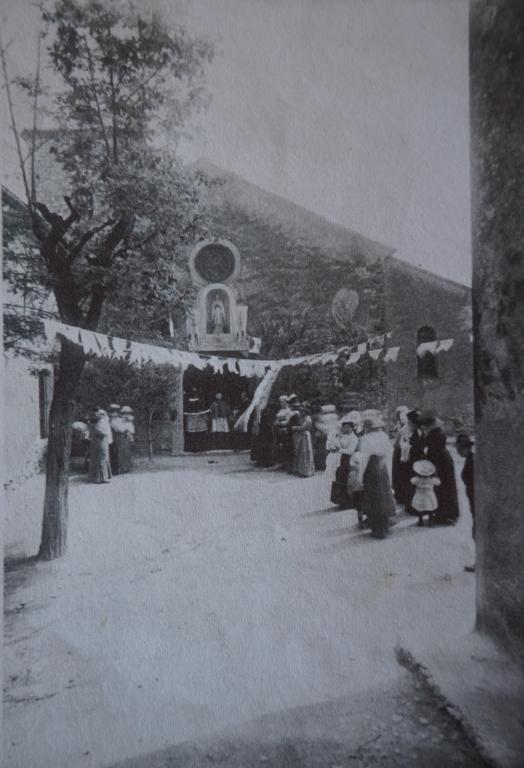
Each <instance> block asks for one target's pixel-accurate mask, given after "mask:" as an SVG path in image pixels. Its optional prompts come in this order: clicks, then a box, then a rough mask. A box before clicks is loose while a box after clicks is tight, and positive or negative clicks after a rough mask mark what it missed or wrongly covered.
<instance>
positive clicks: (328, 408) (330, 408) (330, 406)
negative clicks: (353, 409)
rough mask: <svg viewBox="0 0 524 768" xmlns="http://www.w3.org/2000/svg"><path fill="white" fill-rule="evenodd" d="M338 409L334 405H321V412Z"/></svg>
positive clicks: (332, 411)
mask: <svg viewBox="0 0 524 768" xmlns="http://www.w3.org/2000/svg"><path fill="white" fill-rule="evenodd" d="M336 412H337V409H336V406H334V405H321V406H320V413H336Z"/></svg>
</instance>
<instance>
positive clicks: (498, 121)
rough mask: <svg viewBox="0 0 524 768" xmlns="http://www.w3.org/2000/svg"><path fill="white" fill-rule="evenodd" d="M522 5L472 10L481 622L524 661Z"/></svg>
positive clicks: (513, 1) (510, 0) (478, 5)
mask: <svg viewBox="0 0 524 768" xmlns="http://www.w3.org/2000/svg"><path fill="white" fill-rule="evenodd" d="M523 41H524V5H523V3H522V0H476V1H475V2H473V3H472V7H471V28H470V44H471V54H470V55H471V70H470V71H471V119H472V161H473V162H472V169H473V185H472V187H473V256H474V258H473V275H474V282H473V295H474V326H475V394H476V438H477V443H476V466H475V494H476V526H477V539H476V545H477V616H478V627H479V628H480V629H482V630H485V631H487V632H489V633H491V634H492V635H493V636H494V637H496V638H498V639H499V640H500V641H501V642H502V643H503V644H504V645H505V646H506V648H507V649H508V650H510V651H512V652H514V653H515V654H517V655H518V657H520V659H522V660H524V557H523V552H524V514H523V504H524V472H523V462H522V441H523V435H524V250H523V243H524V217H523V215H522V212H523V211H524V144H523V139H522V137H523V135H524V45H523Z"/></svg>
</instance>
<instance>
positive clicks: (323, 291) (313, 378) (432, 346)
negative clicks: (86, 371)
mask: <svg viewBox="0 0 524 768" xmlns="http://www.w3.org/2000/svg"><path fill="white" fill-rule="evenodd" d="M197 170H198V172H199V173H202V174H203V175H204V176H207V177H208V178H209V179H210V180H211V181H213V183H212V184H210V185H209V186H208V192H207V198H208V199H207V201H206V203H207V213H208V220H209V230H210V232H211V233H212V236H211V237H209V238H207V239H205V240H202V241H200V242H195V243H193V244H192V245H191V246H190V247H188V248H187V253H186V258H187V270H188V276H189V278H190V280H191V283H192V286H193V288H194V301H193V303H192V305H191V306H190V308H189V309H188V310H187V312H186V314H185V316H184V317H178V318H173V319H171V321H170V325H171V332H170V334H169V335H170V336H171V337H172V340H173V344H174V345H176V346H177V347H180V348H184V349H186V350H189V351H191V352H194V353H198V354H199V355H206V356H209V358H210V359H211V358H212V357H214V356H223V357H236V358H238V359H246V360H250V359H253V358H262V359H288V358H291V357H296V356H300V355H308V354H314V353H317V352H325V351H329V350H335V349H338V348H340V347H349V348H350V349H351V348H353V347H354V346H355V345H358V344H362V343H363V342H368V345H369V340H370V339H371V340H373V339H381V338H382V339H386V340H387V341H386V346H389V347H392V348H394V349H396V353H395V356H394V360H393V358H390V359H391V362H387V363H385V362H384V354H383V353H382V354H381V355H376V356H375V357H374V358H373V357H369V356H365V357H363V359H362V360H361V361H359V362H358V363H357V364H355V365H352V366H347V367H346V368H344V369H343V370H340V369H333V368H331V369H327V370H326V368H325V367H324V366H322V365H318V366H316V367H308V370H307V371H305V370H303V369H301V368H300V367H298V368H297V367H296V366H294V367H284V368H283V370H282V371H281V373H280V374H279V377H278V379H277V382H276V384H275V388H276V390H277V391H278V392H284V391H287V392H289V391H290V390H293V391H298V393H299V396H300V397H303V398H305V399H308V400H309V401H311V402H314V403H317V404H319V403H326V402H334V403H335V404H336V405H337V406H338V407H339V408H340V409H344V408H346V407H347V408H348V409H349V408H357V409H362V408H367V407H379V408H381V409H382V410H383V411H384V412H385V413H387V414H388V416H389V417H390V418H391V417H392V416H393V414H394V411H395V408H396V407H397V406H398V405H407V406H409V407H419V408H431V409H434V410H435V411H436V412H437V413H438V414H439V415H440V417H441V418H442V419H443V420H444V422H445V423H446V426H447V427H448V429H449V430H454V429H455V430H456V429H459V428H463V427H464V426H466V427H471V425H472V413H473V394H472V344H471V292H470V289H469V288H468V287H467V286H465V285H460V284H458V283H456V282H453V281H451V280H447V279H445V278H443V277H440V276H437V275H435V274H432V273H430V272H427V271H425V270H423V269H421V268H419V267H417V266H414V265H413V264H412V263H408V262H407V261H404V260H403V259H402V254H399V255H397V254H396V253H395V250H394V248H393V247H390V246H386V245H383V244H380V243H377V242H375V241H373V240H371V239H369V238H366V237H365V236H363V235H360V234H358V233H356V232H353V231H351V230H349V229H347V228H345V227H342V226H340V225H338V224H335V223H333V222H330V221H328V220H327V219H325V218H323V217H321V216H319V215H317V214H315V213H313V212H311V211H308V210H305V209H304V208H301V207H300V206H298V205H295V204H294V203H292V202H290V201H289V200H286V199H283V198H281V197H279V196H277V195H275V194H273V193H270V192H268V191H266V190H263V189H261V188H259V187H257V186H255V185H253V184H251V183H248V182H247V181H245V180H244V179H242V178H240V177H237V176H235V175H233V174H230V173H227V172H225V171H223V170H222V169H219V168H217V167H215V166H212V165H210V164H209V163H201V164H199V165H198V168H197ZM37 189H38V195H39V199H41V200H43V201H44V202H46V203H47V204H48V205H50V206H52V205H56V204H57V200H59V199H60V197H59V195H62V194H63V193H64V184H63V178H60V174H59V173H58V171H57V169H56V164H55V163H54V159H53V156H52V153H51V152H49V151H47V150H46V149H44V150H43V151H41V153H40V157H39V161H38V163H37ZM13 200H16V198H14V196H12V195H10V193H9V192H8V191H7V190H4V191H3V206H4V211H6V210H7V217H5V218H4V223H5V226H7V228H9V226H10V218H9V217H10V212H9V211H10V210H11V214H12V210H13V207H14V208H16V204H15V203H13ZM20 205H21V204H20ZM10 206H11V208H10ZM410 256H411V259H412V255H410ZM102 331H106V332H110V329H109V328H107V329H105V328H103V329H102ZM131 333H132V329H130V334H131ZM421 345H422V346H421ZM385 348H386V347H384V350H385ZM421 350H422V351H423V350H425V353H421ZM11 367H12V368H14V364H13V363H11ZM44 376H45V378H44ZM42 378H43V381H44V383H43V384H42V383H40V384H38V382H37V380H36V379H35V378H34V377H32V378H30V379H29V380H28V383H26V384H25V385H24V386H25V387H26V388H32V389H35V392H34V393H32V396H31V398H32V399H31V398H30V399H31V402H32V403H34V404H35V405H36V404H39V405H38V407H37V408H36V409H35V418H34V425H33V426H34V431H35V438H36V437H37V436H38V434H40V435H41V436H45V429H44V430H43V429H42V427H41V425H42V424H45V418H46V416H45V413H43V412H40V413H39V412H38V411H39V410H40V411H42V409H43V410H44V411H45V408H46V407H47V406H48V402H49V387H50V384H49V376H48V374H47V373H46V374H45V375H43V377H42ZM256 383H257V380H256V379H254V378H248V377H243V376H240V375H239V373H238V371H230V372H229V373H228V372H226V373H216V372H215V371H214V370H213V368H212V367H210V368H209V369H206V370H205V371H201V370H197V369H196V368H195V369H193V368H192V366H189V367H188V368H187V369H186V371H185V372H184V374H183V377H182V375H181V380H180V386H179V391H178V392H177V393H176V397H175V398H174V399H175V400H176V401H177V402H178V404H179V410H183V411H184V412H185V411H186V410H187V402H188V400H189V399H191V393H193V394H194V393H195V392H196V393H198V397H199V401H200V402H201V406H202V408H205V409H207V408H209V406H210V404H211V402H212V400H213V399H214V397H215V395H216V393H217V392H219V391H220V392H222V390H224V391H225V394H226V396H227V397H228V398H229V400H230V402H229V405H230V406H231V407H232V408H235V409H237V410H238V409H239V408H240V407H241V404H242V403H243V402H245V400H246V397H250V395H251V394H252V393H253V390H254V388H255V386H256ZM38 386H39V387H40V390H41V391H40V394H39V393H38V391H37V389H38ZM13 391H14V392H15V391H16V392H17V393H20V376H19V377H18V380H17V384H16V386H14V387H13ZM46 393H47V394H46ZM222 394H224V392H222ZM17 396H18V397H20V398H22V399H23V394H19V395H17ZM183 424H184V422H183V420H182V419H179V423H178V426H177V429H176V433H177V437H176V439H175V438H173V430H172V429H171V428H170V429H168V430H165V434H164V437H163V438H159V440H158V445H157V448H158V450H172V451H175V452H178V451H181V450H184V447H185V443H186V442H187V435H185V434H184V426H183ZM39 425H40V427H39ZM173 440H175V443H176V445H174V444H171V445H168V443H169V442H170V441H171V443H173Z"/></svg>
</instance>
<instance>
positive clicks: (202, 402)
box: [184, 365, 258, 453]
mask: <svg viewBox="0 0 524 768" xmlns="http://www.w3.org/2000/svg"><path fill="white" fill-rule="evenodd" d="M257 384H258V380H257V379H256V378H254V377H253V378H246V377H243V376H240V375H239V374H238V373H236V372H234V371H229V370H228V368H227V366H226V367H225V369H224V371H222V372H219V373H217V372H216V371H215V370H214V369H213V368H212V367H211V366H209V365H208V366H207V367H206V368H205V369H204V370H202V371H201V370H199V369H198V368H195V367H194V366H192V365H190V366H189V367H188V368H187V369H186V371H185V373H184V450H185V451H188V452H190V453H202V452H204V451H212V450H247V449H248V448H249V435H248V434H247V433H245V432H235V431H234V430H233V426H234V424H235V422H236V420H237V419H238V417H239V416H240V414H241V413H242V412H243V411H245V410H246V408H247V407H248V405H249V403H250V402H251V399H252V397H253V393H254V391H255V389H256V386H257Z"/></svg>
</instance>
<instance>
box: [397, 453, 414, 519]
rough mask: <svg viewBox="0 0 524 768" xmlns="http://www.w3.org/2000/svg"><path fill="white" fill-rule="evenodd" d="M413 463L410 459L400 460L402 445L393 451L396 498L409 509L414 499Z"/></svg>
mask: <svg viewBox="0 0 524 768" xmlns="http://www.w3.org/2000/svg"><path fill="white" fill-rule="evenodd" d="M411 477H412V464H411V462H410V461H401V460H400V447H399V446H396V447H395V450H394V451H393V490H394V491H395V499H396V500H397V502H398V503H399V504H403V505H404V506H405V507H406V509H407V510H409V509H410V508H411V501H412V499H413V490H414V489H413V485H412V484H411Z"/></svg>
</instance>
